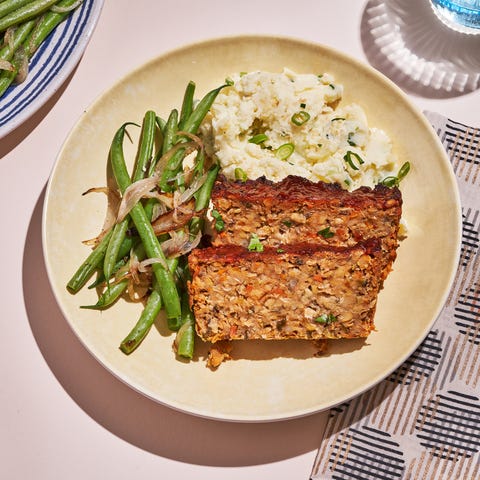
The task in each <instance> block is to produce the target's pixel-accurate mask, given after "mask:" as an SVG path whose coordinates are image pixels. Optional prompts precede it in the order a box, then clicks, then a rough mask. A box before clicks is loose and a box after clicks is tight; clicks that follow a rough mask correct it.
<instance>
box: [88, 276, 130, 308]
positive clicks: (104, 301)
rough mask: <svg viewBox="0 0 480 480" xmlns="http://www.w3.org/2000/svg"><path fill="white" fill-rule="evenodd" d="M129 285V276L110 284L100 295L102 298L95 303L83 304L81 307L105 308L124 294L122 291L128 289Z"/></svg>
mask: <svg viewBox="0 0 480 480" xmlns="http://www.w3.org/2000/svg"><path fill="white" fill-rule="evenodd" d="M127 287H128V279H127V278H125V279H123V280H120V281H119V282H117V283H113V284H111V285H108V287H107V288H106V289H105V291H104V292H103V293H102V295H100V298H99V299H98V301H97V303H96V304H95V305H82V306H80V308H86V309H90V310H103V309H105V308H108V307H109V306H110V305H112V304H114V303H115V302H116V301H117V300H118V299H119V298H120V295H122V293H123V292H124V291H125V290H126V288H127Z"/></svg>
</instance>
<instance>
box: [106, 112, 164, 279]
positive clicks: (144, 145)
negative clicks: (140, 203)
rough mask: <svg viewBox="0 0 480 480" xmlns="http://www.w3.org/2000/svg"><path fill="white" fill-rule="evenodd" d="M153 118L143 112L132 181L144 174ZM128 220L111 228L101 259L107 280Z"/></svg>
mask: <svg viewBox="0 0 480 480" xmlns="http://www.w3.org/2000/svg"><path fill="white" fill-rule="evenodd" d="M155 120H156V115H155V112H152V111H151V110H149V111H147V112H146V113H145V115H144V118H143V124H142V132H141V135H140V140H139V148H138V153H137V159H136V165H135V169H134V172H133V176H132V181H133V182H137V181H138V180H141V179H142V178H143V177H144V176H145V172H146V170H147V166H148V162H149V160H150V158H151V155H152V151H153V143H154V140H155V125H156V122H155ZM129 222H130V218H129V217H128V216H127V217H126V218H125V219H123V220H122V221H121V222H120V223H117V224H116V225H115V226H114V228H113V234H112V237H111V238H110V241H109V243H108V247H107V250H106V252H105V258H104V261H103V273H104V275H105V278H106V279H107V281H108V279H109V278H110V276H111V275H112V270H113V268H114V266H115V263H116V262H117V257H118V251H119V249H120V246H121V244H122V242H123V239H124V238H125V234H126V233H127V230H128V225H129Z"/></svg>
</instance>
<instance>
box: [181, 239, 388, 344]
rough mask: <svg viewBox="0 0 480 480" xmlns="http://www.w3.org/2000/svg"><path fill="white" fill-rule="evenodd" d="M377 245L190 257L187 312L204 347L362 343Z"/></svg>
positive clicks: (216, 251) (371, 308)
mask: <svg viewBox="0 0 480 480" xmlns="http://www.w3.org/2000/svg"><path fill="white" fill-rule="evenodd" d="M379 255H381V247H380V242H379V241H378V240H376V239H371V240H368V241H365V242H360V243H358V244H356V245H354V246H351V247H335V246H328V245H323V246H322V245H318V244H308V243H297V244H293V245H282V246H279V247H271V246H270V247H269V246H266V247H265V248H264V250H263V251H261V252H253V251H249V250H248V249H246V248H244V247H242V246H239V245H221V246H219V247H207V248H204V249H196V250H194V251H192V252H191V253H190V255H189V258H188V265H189V269H190V272H191V280H190V281H189V283H188V291H189V297H190V304H191V308H192V311H193V313H194V315H195V324H196V330H197V333H198V335H199V336H200V337H201V338H202V339H203V340H205V341H210V342H216V341H219V340H240V339H265V340H282V339H290V338H295V339H312V340H316V339H327V338H357V337H367V336H368V335H369V333H370V331H371V330H372V329H373V328H374V321H373V317H374V313H375V308H376V302H377V295H378V291H379V288H380V286H381V266H380V262H379V261H378V256H379Z"/></svg>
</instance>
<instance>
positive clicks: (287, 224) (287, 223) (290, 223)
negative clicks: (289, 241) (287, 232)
mask: <svg viewBox="0 0 480 480" xmlns="http://www.w3.org/2000/svg"><path fill="white" fill-rule="evenodd" d="M282 223H283V224H284V225H285V226H286V227H288V228H290V227H291V226H292V225H293V223H292V221H291V220H284V221H283V222H282Z"/></svg>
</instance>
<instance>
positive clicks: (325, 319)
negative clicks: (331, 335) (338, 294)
mask: <svg viewBox="0 0 480 480" xmlns="http://www.w3.org/2000/svg"><path fill="white" fill-rule="evenodd" d="M315 321H316V322H318V323H322V324H323V325H329V324H330V323H333V322H336V321H337V317H336V316H335V315H333V314H332V313H328V314H327V313H324V314H323V315H320V316H319V317H317V318H316V319H315Z"/></svg>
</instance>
